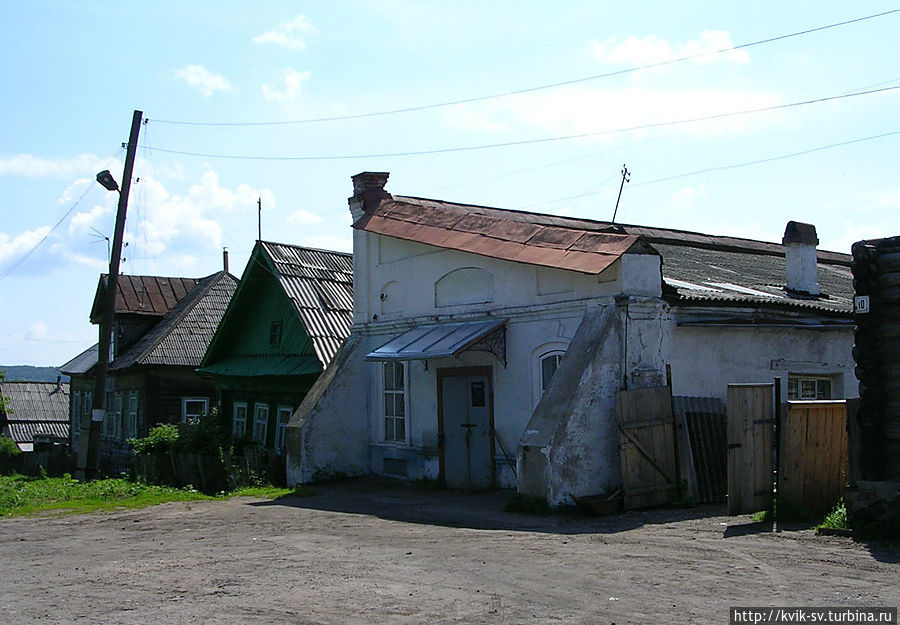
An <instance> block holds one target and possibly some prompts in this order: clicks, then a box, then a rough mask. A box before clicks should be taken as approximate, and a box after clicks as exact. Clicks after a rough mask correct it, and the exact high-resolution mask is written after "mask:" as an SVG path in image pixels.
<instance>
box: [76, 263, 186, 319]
mask: <svg viewBox="0 0 900 625" xmlns="http://www.w3.org/2000/svg"><path fill="white" fill-rule="evenodd" d="M108 277H109V276H108V275H107V274H101V276H100V282H99V283H98V284H97V291H96V293H95V294H94V303H93V306H92V307H91V323H99V322H100V317H101V316H102V313H103V308H102V301H101V295H102V294H103V292H105V291H106V283H107V279H108ZM198 282H199V280H198V279H196V278H167V277H162V276H129V275H120V276H119V278H118V280H117V281H116V308H115V312H116V314H134V315H151V316H157V317H161V316H163V315H165V314H166V313H167V312H169V311H170V310H171V309H172V308H174V307H175V305H176V304H178V302H179V301H181V299H182V298H183V297H184V296H185V295H187V294H188V293H190V292H191V291H192V290H193V289H194V287H196V286H197V283H198Z"/></svg>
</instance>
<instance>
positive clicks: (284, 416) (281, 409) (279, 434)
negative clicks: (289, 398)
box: [275, 406, 294, 452]
mask: <svg viewBox="0 0 900 625" xmlns="http://www.w3.org/2000/svg"><path fill="white" fill-rule="evenodd" d="M292 414H294V411H293V410H292V409H291V407H290V406H278V424H277V425H276V426H275V451H277V452H281V451H284V440H285V436H286V435H287V424H288V421H290V420H291V415H292Z"/></svg>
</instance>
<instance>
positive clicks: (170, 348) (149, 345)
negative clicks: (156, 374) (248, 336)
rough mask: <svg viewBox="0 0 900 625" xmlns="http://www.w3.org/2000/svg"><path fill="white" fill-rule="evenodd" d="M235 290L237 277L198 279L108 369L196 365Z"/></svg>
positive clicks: (224, 274)
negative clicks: (139, 366) (135, 366)
mask: <svg viewBox="0 0 900 625" xmlns="http://www.w3.org/2000/svg"><path fill="white" fill-rule="evenodd" d="M236 288H237V278H235V277H234V276H232V275H231V274H230V273H228V272H226V271H220V272H218V273H214V274H212V275H211V276H207V277H205V278H201V279H199V280H197V281H196V286H195V287H193V288H192V289H191V290H190V291H189V292H188V293H187V294H186V295H185V296H184V297H182V298H181V299H180V301H178V303H177V304H176V305H175V306H174V307H172V308H171V309H170V310H169V311H168V312H167V313H166V315H165V316H164V317H163V318H162V319H161V320H160V321H159V322H158V323H157V324H156V325H155V326H153V327H152V328H151V329H150V330H149V331H148V332H147V333H146V334H144V335H143V336H142V337H141V338H140V339H138V341H137V342H136V343H135V344H134V345H132V346H131V347H130V348H129V349H128V350H126V351H125V352H124V353H123V354H119V356H118V358H116V359H115V360H114V361H113V362H112V363H110V366H109V368H110V370H111V371H114V370H121V369H125V368H127V367H131V366H133V365H168V366H185V367H197V366H199V365H200V361H201V360H202V359H203V355H204V354H205V353H206V348H207V347H209V343H210V341H211V340H212V337H213V335H214V334H215V332H216V329H217V328H218V326H219V322H220V321H221V320H222V316H223V315H224V314H225V309H226V308H227V307H228V303H229V302H230V301H231V297H232V295H234V291H235V289H236Z"/></svg>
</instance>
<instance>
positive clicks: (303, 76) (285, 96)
mask: <svg viewBox="0 0 900 625" xmlns="http://www.w3.org/2000/svg"><path fill="white" fill-rule="evenodd" d="M310 76H312V74H310V72H309V70H307V71H305V72H298V71H297V70H295V69H291V68H290V67H289V68H287V69H286V70H285V72H284V91H278V90H277V88H276V87H272V86H269V85H267V84H264V85H263V86H262V92H263V96H265V98H266V100H271V101H273V102H293V101H294V100H296V99H297V98H298V97H299V96H300V92H301V90H302V87H303V83H304V82H306V81H307V80H309V79H310Z"/></svg>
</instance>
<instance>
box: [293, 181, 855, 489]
mask: <svg viewBox="0 0 900 625" xmlns="http://www.w3.org/2000/svg"><path fill="white" fill-rule="evenodd" d="M387 177H388V174H386V173H368V172H367V173H362V174H359V175H357V176H354V177H353V184H354V194H353V197H351V198H350V210H351V213H352V215H353V220H354V224H353V228H354V231H353V236H354V239H353V241H354V247H353V263H354V264H353V272H354V319H353V327H352V330H351V335H350V338H349V339H348V340H347V342H346V343H345V344H344V346H343V347H342V349H341V351H340V352H339V354H338V356H337V357H336V358H335V359H334V361H333V362H332V363H331V365H329V367H328V369H327V370H326V372H325V373H324V374H323V375H322V376H321V377H320V379H319V381H318V382H317V383H316V385H315V386H314V388H313V389H312V390H311V391H310V393H309V394H308V395H307V398H306V400H305V401H304V402H303V404H302V405H301V406H300V408H299V409H298V410H297V412H296V414H295V416H294V418H293V419H292V420H291V423H290V425H289V427H288V461H287V462H288V464H287V471H288V480H289V482H290V483H301V482H307V481H310V480H313V479H316V478H318V477H322V476H327V475H331V474H338V473H342V474H365V473H376V474H384V475H392V476H397V477H402V478H407V479H417V478H421V477H427V478H433V479H442V480H444V481H445V482H446V483H447V485H449V486H451V487H461V488H481V487H487V486H491V485H499V486H506V487H517V488H518V489H519V490H520V491H521V492H526V493H531V494H537V495H541V496H545V497H546V498H547V500H548V501H549V502H550V503H551V504H556V503H561V502H563V501H565V500H566V498H567V497H568V496H569V495H570V494H574V495H587V494H594V493H599V492H604V491H608V490H610V489H611V488H614V487H615V486H616V485H617V484H618V483H619V481H620V479H621V476H620V469H619V457H618V453H617V448H616V443H617V435H616V425H615V393H616V391H618V390H621V389H625V388H628V389H635V388H642V387H652V386H660V385H663V384H664V383H665V377H666V376H665V370H666V366H667V365H668V366H669V367H670V368H671V377H672V385H673V390H674V393H675V394H677V395H693V396H707V397H719V398H723V399H724V397H725V394H726V385H727V384H728V383H734V382H771V381H772V379H773V377H776V376H777V377H781V378H782V380H783V385H784V387H785V388H784V396H785V397H788V396H789V394H794V395H797V396H798V397H799V396H804V397H805V396H808V395H810V394H812V395H815V396H818V397H820V398H821V397H825V396H828V397H848V396H855V388H856V381H855V378H854V376H853V365H852V357H851V347H852V343H853V332H852V324H851V322H850V309H851V302H852V287H851V278H850V271H849V262H850V258H849V256H847V255H844V254H836V253H829V252H821V251H819V252H816V250H815V245H816V244H817V240H815V229H814V228H813V227H812V226H808V225H806V224H795V223H794V222H790V224H789V226H788V229H787V231H786V233H785V242H784V244H783V245H779V244H774V243H765V242H759V241H750V240H745V239H736V238H730V237H716V236H709V235H703V234H697V233H690V232H682V231H674V230H666V229H659V228H646V227H637V226H627V225H619V224H611V223H607V222H597V221H589V220H583V219H571V218H565V217H558V216H552V215H541V214H535V213H524V212H519V211H508V210H502V209H497V208H487V207H479V206H469V205H460V204H452V203H447V202H441V201H437V200H426V199H421V198H411V197H401V196H392V195H390V194H389V193H388V192H387V191H385V189H384V187H385V183H386V181H387ZM786 248H791V250H792V251H791V252H790V253H789V254H788V256H787V261H786V254H785V250H786ZM788 276H790V281H788V282H786V281H787V280H788Z"/></svg>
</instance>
